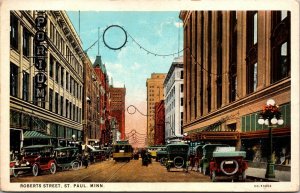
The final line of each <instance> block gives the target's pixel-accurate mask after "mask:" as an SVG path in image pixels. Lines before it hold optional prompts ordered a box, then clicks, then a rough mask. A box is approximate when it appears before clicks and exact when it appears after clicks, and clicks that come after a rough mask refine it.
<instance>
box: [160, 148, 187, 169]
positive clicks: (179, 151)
mask: <svg viewBox="0 0 300 193" xmlns="http://www.w3.org/2000/svg"><path fill="white" fill-rule="evenodd" d="M166 149H167V157H166V168H167V170H168V171H170V170H171V168H177V169H179V168H182V169H183V170H185V171H186V172H188V157H189V145H188V144H185V143H173V144H168V145H167V147H166Z"/></svg>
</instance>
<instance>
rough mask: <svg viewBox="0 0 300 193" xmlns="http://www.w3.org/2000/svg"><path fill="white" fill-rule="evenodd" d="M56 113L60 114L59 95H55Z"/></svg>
mask: <svg viewBox="0 0 300 193" xmlns="http://www.w3.org/2000/svg"><path fill="white" fill-rule="evenodd" d="M55 113H56V114H58V93H55Z"/></svg>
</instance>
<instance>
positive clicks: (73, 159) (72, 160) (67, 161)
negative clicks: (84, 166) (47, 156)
mask: <svg viewBox="0 0 300 193" xmlns="http://www.w3.org/2000/svg"><path fill="white" fill-rule="evenodd" d="M54 157H55V161H56V164H57V166H58V167H60V168H61V169H69V168H72V169H74V170H77V169H79V167H80V166H81V160H80V158H79V149H78V147H59V148H56V149H54Z"/></svg>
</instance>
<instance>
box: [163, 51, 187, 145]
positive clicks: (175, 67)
mask: <svg viewBox="0 0 300 193" xmlns="http://www.w3.org/2000/svg"><path fill="white" fill-rule="evenodd" d="M164 92H165V109H166V110H165V120H166V121H165V128H166V129H165V139H166V142H167V141H168V142H172V141H176V140H178V139H182V137H183V135H182V134H183V133H182V123H183V121H182V119H183V57H182V56H181V57H177V58H175V59H174V61H173V62H172V64H171V67H170V69H169V71H168V74H167V76H166V78H165V81H164Z"/></svg>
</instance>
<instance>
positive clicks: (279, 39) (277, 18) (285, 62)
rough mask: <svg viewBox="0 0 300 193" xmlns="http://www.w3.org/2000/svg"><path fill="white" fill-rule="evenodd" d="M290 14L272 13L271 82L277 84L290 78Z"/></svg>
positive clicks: (284, 12)
mask: <svg viewBox="0 0 300 193" xmlns="http://www.w3.org/2000/svg"><path fill="white" fill-rule="evenodd" d="M290 31H291V30H290V12H287V11H273V12H272V32H271V46H272V57H271V61H272V62H271V81H272V83H274V82H277V81H279V80H281V79H283V78H285V77H288V76H290V71H291V62H290V57H291V51H290V49H291V48H290V39H291V37H290V36H291V32H290Z"/></svg>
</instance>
